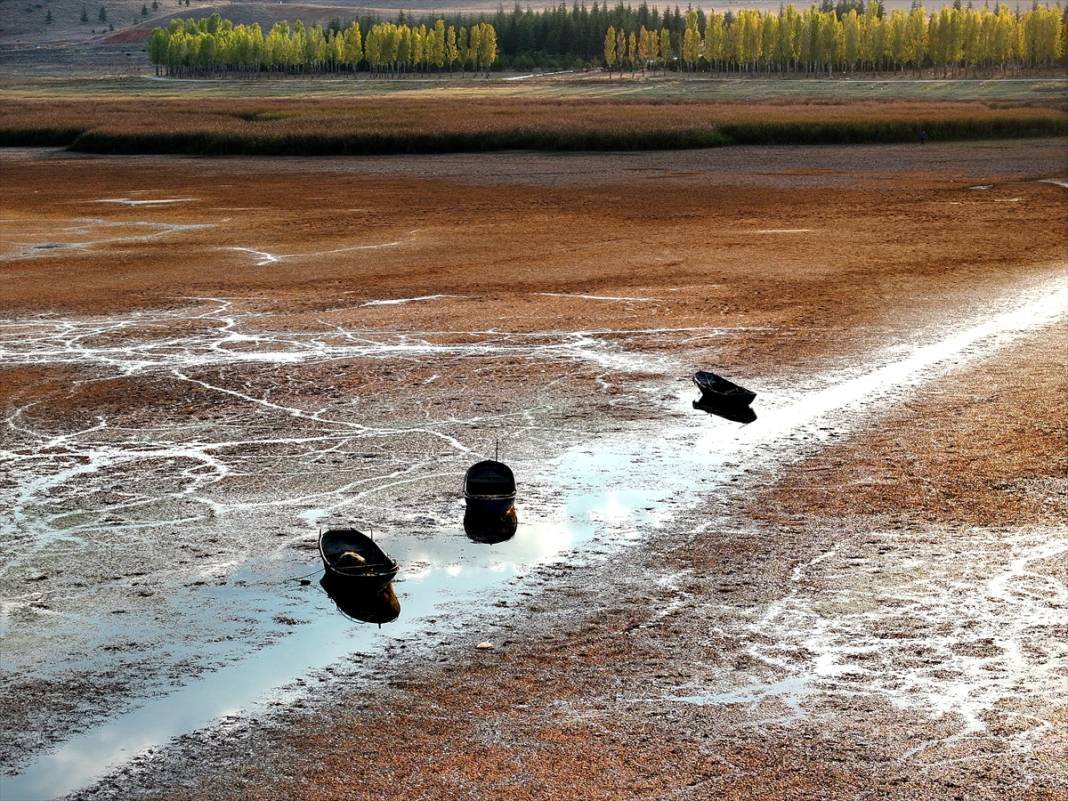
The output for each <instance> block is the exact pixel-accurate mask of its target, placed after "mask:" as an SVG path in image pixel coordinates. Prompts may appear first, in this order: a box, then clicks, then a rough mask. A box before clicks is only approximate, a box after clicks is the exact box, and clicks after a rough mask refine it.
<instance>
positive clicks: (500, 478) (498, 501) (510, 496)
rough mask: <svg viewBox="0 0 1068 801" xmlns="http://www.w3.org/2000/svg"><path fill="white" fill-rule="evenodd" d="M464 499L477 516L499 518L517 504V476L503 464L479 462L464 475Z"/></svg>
mask: <svg viewBox="0 0 1068 801" xmlns="http://www.w3.org/2000/svg"><path fill="white" fill-rule="evenodd" d="M464 499H465V500H466V501H467V508H468V509H469V510H471V511H473V512H475V513H476V514H479V515H484V516H486V517H499V516H501V515H503V514H504V513H505V512H507V511H508V510H509V509H511V508H512V506H513V505H514V504H515V476H514V475H512V471H511V469H510V468H509V467H508V465H506V464H504V463H503V462H498V461H494V460H493V459H487V460H486V461H484V462H477V463H476V464H473V465H471V466H470V467H469V468H467V473H466V474H465V475H464Z"/></svg>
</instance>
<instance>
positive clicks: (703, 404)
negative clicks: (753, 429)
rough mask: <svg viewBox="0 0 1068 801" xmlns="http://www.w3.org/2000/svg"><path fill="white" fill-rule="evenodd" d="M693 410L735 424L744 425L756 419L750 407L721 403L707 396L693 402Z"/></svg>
mask: <svg viewBox="0 0 1068 801" xmlns="http://www.w3.org/2000/svg"><path fill="white" fill-rule="evenodd" d="M693 408H695V409H700V410H701V411H702V412H707V413H708V414H714V415H716V416H717V417H722V418H723V419H725V420H731V421H733V422H735V423H745V424H746V425H748V424H749V423H752V422H753V421H754V420H756V419H757V416H756V412H754V411H753V408H752V407H751V406H742V405H740V404H737V403H723V402H722V401H718V400H716V399H715V398H712V397H709V396H708V395H705V396H703V397H702V398H701V399H700V400H695V401H694V402H693Z"/></svg>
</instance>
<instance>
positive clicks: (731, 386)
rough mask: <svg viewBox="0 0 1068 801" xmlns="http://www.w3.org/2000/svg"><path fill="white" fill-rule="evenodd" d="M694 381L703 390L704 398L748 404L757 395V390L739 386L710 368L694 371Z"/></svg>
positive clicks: (724, 402)
mask: <svg viewBox="0 0 1068 801" xmlns="http://www.w3.org/2000/svg"><path fill="white" fill-rule="evenodd" d="M693 383H694V384H695V385H696V386H697V388H698V389H699V390H701V399H702V400H704V399H705V398H709V399H711V400H713V401H718V402H719V403H720V404H731V405H734V406H748V405H749V404H750V403H752V402H753V399H754V398H755V397H756V393H755V392H753V391H751V390H748V389H746V388H745V387H741V386H738V385H737V384H735V383H734V382H733V381H729V380H727V379H726V378H724V377H723V376H721V375H717V374H716V373H713V372H711V371H709V370H698V371H697V372H696V373H694V374H693Z"/></svg>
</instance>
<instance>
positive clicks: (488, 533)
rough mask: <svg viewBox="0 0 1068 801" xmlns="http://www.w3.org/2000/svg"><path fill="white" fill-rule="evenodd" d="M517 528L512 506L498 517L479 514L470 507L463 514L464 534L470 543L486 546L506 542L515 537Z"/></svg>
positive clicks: (517, 524)
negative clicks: (479, 543)
mask: <svg viewBox="0 0 1068 801" xmlns="http://www.w3.org/2000/svg"><path fill="white" fill-rule="evenodd" d="M518 527H519V518H518V517H517V516H516V513H515V507H514V506H513V507H511V508H509V509H508V511H506V512H505V513H504V514H500V515H492V514H490V515H487V514H481V513H479V512H478V511H476V510H474V509H472V508H471V507H468V509H467V511H466V512H465V513H464V532H465V533H466V534H467V536H468V539H470V540H471V541H472V542H481V543H484V544H486V545H496V544H497V543H500V542H506V541H508V540H510V539H511V538H512V537H514V536H515V532H516V529H517V528H518Z"/></svg>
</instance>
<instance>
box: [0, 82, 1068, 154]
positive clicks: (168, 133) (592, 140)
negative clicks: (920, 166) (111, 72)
mask: <svg viewBox="0 0 1068 801" xmlns="http://www.w3.org/2000/svg"><path fill="white" fill-rule="evenodd" d="M921 131H925V132H926V134H927V136H928V137H929V138H930V140H931V141H951V140H959V139H981V138H997V137H1009V138H1021V137H1036V136H1054V135H1058V136H1059V135H1065V134H1068V110H1064V109H1059V108H1047V107H1032V106H1026V107H1025V106H1013V107H1007V108H1006V107H992V106H987V105H982V104H978V103H949V102H945V103H923V102H917V103H909V102H891V101H882V102H868V103H864V102H856V101H854V102H838V103H835V102H833V101H832V102H821V103H790V102H789V101H785V102H773V103H764V104H761V103H756V102H744V103H743V102H737V103H707V102H695V101H691V102H671V101H668V100H663V101H658V102H644V101H642V100H631V99H619V98H618V97H616V98H612V99H604V100H593V99H583V100H581V101H580V100H578V99H577V98H568V99H562V100H548V99H529V100H526V101H525V102H517V100H516V98H514V97H493V96H492V95H491V96H490V97H483V96H479V94H478V93H474V92H465V91H463V90H458V91H455V92H448V91H443V92H440V93H437V94H436V95H433V96H427V95H421V96H418V97H413V96H411V95H410V94H400V95H396V94H395V95H391V96H384V97H378V98H357V99H349V100H344V101H339V100H326V99H301V100H299V101H296V100H257V101H252V100H243V99H225V100H224V99H196V100H179V99H170V98H168V99H162V98H160V99H153V100H152V101H151V108H146V107H145V103H144V101H143V100H141V99H129V100H101V99H96V98H94V99H84V100H75V99H70V100H59V99H49V100H33V99H24V100H23V99H13V98H12V99H8V100H6V101H5V103H4V105H3V108H2V109H0V144H3V145H8V146H42V145H47V146H66V147H69V148H70V149H72V150H76V151H81V152H93V153H186V154H200V155H205V154H208V155H221V154H244V155H354V154H355V155H363V154H375V153H439V152H446V153H447V152H471V151H492V150H513V149H522V150H651V149H677V148H692V147H714V146H722V145H738V144H761V145H792V144H850V143H866V142H911V141H916V140H917V139H918V138H919V136H920V132H921Z"/></svg>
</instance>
